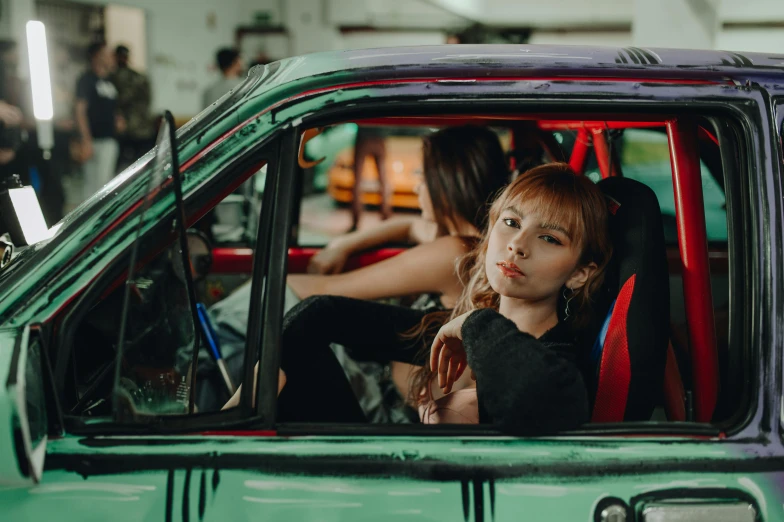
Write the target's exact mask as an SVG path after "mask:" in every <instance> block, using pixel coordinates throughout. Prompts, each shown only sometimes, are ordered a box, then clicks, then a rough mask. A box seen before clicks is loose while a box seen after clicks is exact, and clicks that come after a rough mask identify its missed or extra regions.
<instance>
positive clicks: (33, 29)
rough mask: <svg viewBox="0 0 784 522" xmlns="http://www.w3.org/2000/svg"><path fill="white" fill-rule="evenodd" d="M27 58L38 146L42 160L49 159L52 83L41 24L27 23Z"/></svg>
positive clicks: (52, 114) (51, 132)
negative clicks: (42, 153) (41, 152)
mask: <svg viewBox="0 0 784 522" xmlns="http://www.w3.org/2000/svg"><path fill="white" fill-rule="evenodd" d="M26 27H27V56H28V59H29V62H30V85H31V87H32V90H33V114H34V115H35V123H36V131H37V135H38V146H39V147H40V148H41V149H43V151H44V158H45V159H49V158H50V157H51V150H52V147H53V146H54V130H53V127H52V118H53V117H54V108H53V106H52V82H51V79H50V77H49V53H48V52H47V50H46V28H45V27H44V24H43V22H39V21H35V20H30V21H29V22H27V26H26Z"/></svg>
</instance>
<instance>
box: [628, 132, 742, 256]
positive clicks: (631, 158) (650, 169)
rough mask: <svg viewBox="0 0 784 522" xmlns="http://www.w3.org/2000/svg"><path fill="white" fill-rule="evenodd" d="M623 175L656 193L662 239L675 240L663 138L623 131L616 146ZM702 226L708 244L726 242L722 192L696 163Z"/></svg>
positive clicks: (667, 154)
mask: <svg viewBox="0 0 784 522" xmlns="http://www.w3.org/2000/svg"><path fill="white" fill-rule="evenodd" d="M620 147H621V150H620V158H621V168H622V171H623V175H624V176H626V177H628V178H632V179H636V180H638V181H640V182H642V183H645V184H646V185H648V186H649V187H651V189H653V191H654V192H655V193H656V196H657V198H658V199H659V206H661V211H662V217H663V218H664V237H665V240H666V241H667V242H668V243H675V242H676V241H677V237H678V235H677V231H676V228H675V194H674V191H673V184H672V168H671V166H670V151H669V147H668V145H667V135H666V134H664V133H662V132H656V131H653V130H644V129H627V130H626V131H625V132H624V133H623V137H622V140H621V143H620ZM700 172H701V174H702V191H703V199H704V204H705V226H706V231H707V237H708V241H715V242H726V241H727V210H726V206H725V198H724V192H723V191H722V189H721V187H720V186H719V184H718V183H717V182H716V179H715V178H714V176H713V175H712V174H711V172H710V170H708V167H707V166H706V165H705V162H703V161H702V160H700Z"/></svg>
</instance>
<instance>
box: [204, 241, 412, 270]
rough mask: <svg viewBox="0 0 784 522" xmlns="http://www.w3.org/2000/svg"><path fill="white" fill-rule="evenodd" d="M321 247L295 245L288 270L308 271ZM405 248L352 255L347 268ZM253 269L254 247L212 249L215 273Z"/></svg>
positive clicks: (372, 261)
mask: <svg viewBox="0 0 784 522" xmlns="http://www.w3.org/2000/svg"><path fill="white" fill-rule="evenodd" d="M320 250H321V249H320V248H315V247H293V248H289V252H288V272H289V273H290V274H303V273H305V272H307V269H308V263H309V262H310V258H311V257H313V256H314V255H315V254H316V253H318V252H319V251H320ZM404 250H405V248H381V249H378V250H372V251H369V252H363V253H361V254H357V255H355V256H351V257H350V258H349V260H348V262H346V266H345V270H355V269H357V268H362V267H363V266H368V265H372V264H374V263H378V262H379V261H383V260H385V259H388V258H390V257H393V256H396V255H398V254H399V253H401V252H403V251H404ZM252 271H253V249H250V248H214V249H212V268H211V269H210V273H213V274H250V273H251V272H252Z"/></svg>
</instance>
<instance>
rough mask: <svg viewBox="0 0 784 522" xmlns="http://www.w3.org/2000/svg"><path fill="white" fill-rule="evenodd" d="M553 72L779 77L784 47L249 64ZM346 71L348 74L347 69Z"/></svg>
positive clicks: (449, 53) (378, 56)
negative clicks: (770, 50) (773, 49)
mask: <svg viewBox="0 0 784 522" xmlns="http://www.w3.org/2000/svg"><path fill="white" fill-rule="evenodd" d="M479 71H481V72H482V76H483V77H488V76H489V77H493V76H497V77H526V76H530V75H531V74H536V75H537V76H540V77H541V76H542V75H547V74H548V73H552V74H554V75H558V76H567V77H569V76H574V77H582V76H587V77H592V78H595V77H608V78H669V79H681V78H682V79H715V80H721V79H736V80H745V79H753V80H756V81H762V80H764V79H765V78H769V79H779V80H780V79H781V78H782V76H784V54H775V53H737V52H731V51H712V50H686V49H663V48H643V47H584V46H555V45H511V44H504V45H436V46H422V47H392V48H389V47H387V48H376V49H357V50H347V51H330V52H320V53H313V54H307V55H303V56H299V57H295V58H289V59H286V60H282V61H280V62H274V63H273V64H269V65H266V66H257V67H254V68H253V69H252V70H251V72H250V74H251V75H252V76H253V75H256V76H262V77H264V76H267V78H264V80H265V81H263V82H262V84H263V85H267V87H274V86H275V85H281V84H283V83H288V82H292V81H296V80H298V79H303V78H306V77H312V76H320V75H329V74H331V73H340V72H345V73H348V74H347V77H346V78H345V80H346V81H361V80H363V79H367V80H371V79H376V78H380V77H385V78H390V79H394V78H401V77H427V76H431V77H449V76H451V75H454V76H458V77H459V76H464V75H471V74H472V73H477V72H479ZM352 73H353V74H352Z"/></svg>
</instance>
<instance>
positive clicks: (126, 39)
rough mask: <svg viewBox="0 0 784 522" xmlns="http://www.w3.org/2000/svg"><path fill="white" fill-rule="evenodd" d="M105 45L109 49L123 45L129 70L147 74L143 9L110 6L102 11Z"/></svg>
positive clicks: (145, 31) (145, 27)
mask: <svg viewBox="0 0 784 522" xmlns="http://www.w3.org/2000/svg"><path fill="white" fill-rule="evenodd" d="M104 17H105V23H106V43H107V45H108V46H109V48H110V49H114V48H115V47H117V46H118V45H124V46H126V47H127V48H128V50H129V51H130V66H131V68H133V69H135V70H137V71H139V72H141V73H146V72H147V15H146V13H145V12H144V10H143V9H139V8H138V7H128V6H125V5H110V6H108V7H107V8H106V10H105V11H104Z"/></svg>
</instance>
